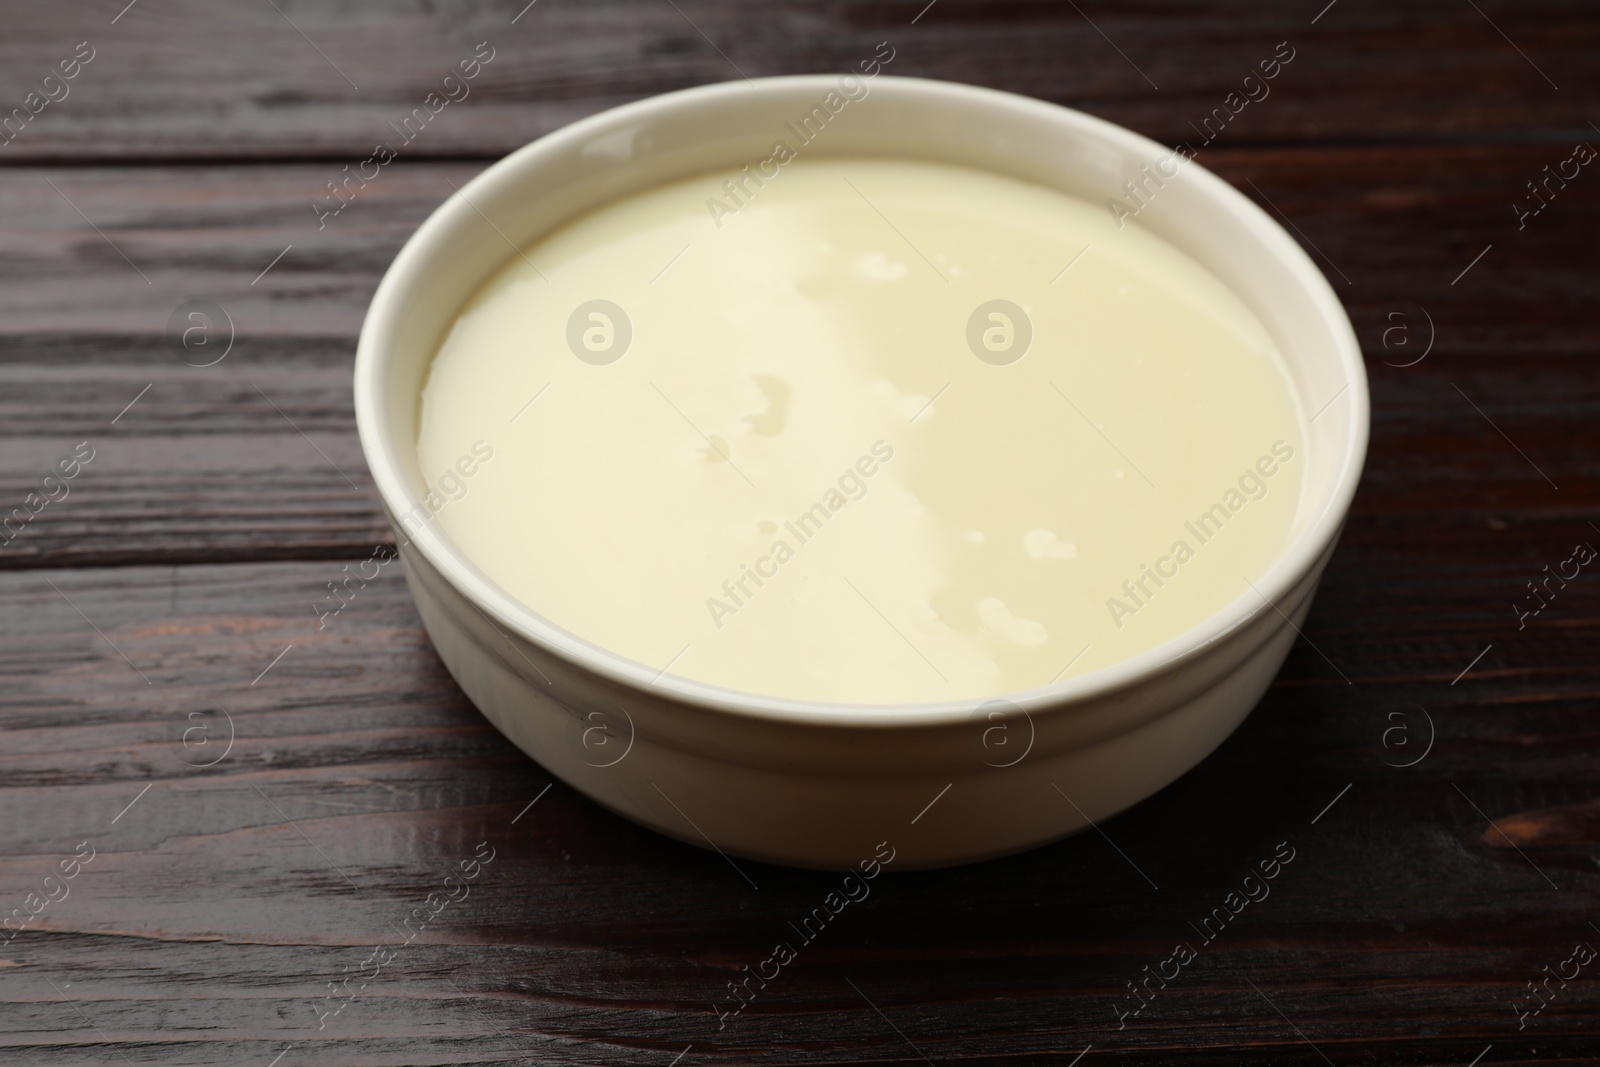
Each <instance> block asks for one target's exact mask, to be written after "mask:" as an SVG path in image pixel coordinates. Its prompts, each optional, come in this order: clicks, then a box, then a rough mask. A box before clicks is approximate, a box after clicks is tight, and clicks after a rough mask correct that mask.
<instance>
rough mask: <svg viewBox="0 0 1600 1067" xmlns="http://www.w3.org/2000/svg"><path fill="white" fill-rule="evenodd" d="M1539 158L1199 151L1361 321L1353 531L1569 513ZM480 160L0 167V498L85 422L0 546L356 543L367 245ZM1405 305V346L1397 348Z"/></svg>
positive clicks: (167, 558)
mask: <svg viewBox="0 0 1600 1067" xmlns="http://www.w3.org/2000/svg"><path fill="white" fill-rule="evenodd" d="M1558 158H1564V156H1562V155H1561V154H1560V153H1554V152H1553V150H1552V149H1550V148H1548V147H1545V146H1496V147H1483V146H1462V147H1452V148H1360V149H1356V148H1315V149H1313V148H1303V149H1274V150H1254V151H1228V152H1223V151H1220V150H1215V151H1208V152H1206V153H1204V154H1203V155H1202V157H1201V159H1202V161H1203V162H1205V163H1206V164H1208V165H1210V166H1212V167H1214V168H1215V169H1216V170H1217V171H1218V172H1219V173H1220V174H1222V175H1223V176H1224V177H1226V178H1228V179H1229V180H1231V181H1233V182H1234V183H1235V184H1237V185H1239V187H1240V188H1241V189H1243V190H1244V191H1245V192H1246V193H1247V194H1249V195H1251V196H1253V197H1256V198H1257V199H1258V202H1260V203H1262V205H1263V206H1264V207H1265V208H1266V209H1267V210H1268V211H1269V212H1272V213H1273V214H1275V215H1276V216H1277V217H1279V218H1281V219H1286V220H1288V222H1289V223H1291V224H1292V225H1293V227H1294V228H1295V230H1296V231H1298V233H1299V234H1300V235H1301V239H1302V240H1303V241H1305V242H1307V246H1308V250H1309V251H1312V254H1313V255H1314V256H1317V257H1318V261H1319V263H1320V264H1321V265H1322V267H1323V269H1324V271H1325V272H1326V274H1327V275H1328V277H1329V278H1330V280H1331V281H1332V282H1333V284H1334V285H1335V287H1336V288H1337V289H1338V291H1339V292H1340V295H1341V296H1342V297H1343V298H1344V299H1345V301H1346V305H1347V307H1348V308H1349V309H1350V311H1351V314H1352V316H1353V318H1354V320H1355V322H1356V325H1357V328H1358V331H1359V333H1360V335H1361V337H1362V339H1363V342H1364V344H1365V346H1366V349H1367V355H1368V364H1369V369H1370V375H1371V380H1372V390H1373V396H1374V411H1375V414H1374V422H1373V448H1372V460H1371V462H1370V463H1369V465H1368V471H1367V475H1366V478H1365V480H1364V483H1363V487H1362V493H1361V496H1360V498H1359V499H1358V501H1357V506H1356V515H1357V519H1356V521H1355V523H1354V525H1353V527H1352V529H1351V531H1350V534H1349V537H1350V538H1360V537H1363V536H1365V534H1364V532H1363V531H1364V529H1365V527H1364V526H1363V523H1364V522H1365V518H1364V517H1365V516H1366V515H1367V514H1368V513H1369V512H1370V513H1372V514H1373V515H1375V516H1377V515H1381V516H1382V517H1381V518H1375V520H1374V521H1377V522H1380V523H1381V524H1382V529H1381V532H1380V534H1379V536H1382V537H1388V538H1397V539H1404V540H1406V541H1408V542H1409V543H1410V544H1411V545H1413V546H1416V547H1417V548H1419V549H1420V548H1422V547H1424V546H1428V547H1430V548H1431V549H1432V550H1433V551H1435V552H1444V553H1447V554H1454V556H1455V558H1457V559H1466V558H1472V557H1474V556H1475V554H1476V553H1478V552H1480V551H1481V539H1482V537H1483V535H1484V534H1485V533H1490V534H1491V535H1492V534H1494V533H1495V527H1494V524H1496V523H1508V524H1509V523H1515V524H1517V526H1518V527H1519V528H1521V529H1520V532H1519V533H1518V534H1515V535H1513V536H1514V537H1524V538H1525V539H1524V540H1522V541H1520V542H1516V547H1512V548H1509V549H1503V550H1509V551H1514V552H1520V553H1523V554H1524V555H1525V558H1527V559H1529V560H1530V561H1531V560H1532V559H1534V558H1539V559H1544V556H1543V555H1540V554H1541V553H1544V554H1547V553H1549V552H1552V551H1555V550H1556V549H1557V548H1563V546H1565V547H1566V548H1569V547H1570V545H1568V544H1567V542H1569V541H1570V540H1571V539H1572V538H1573V537H1575V536H1579V535H1581V534H1582V533H1583V531H1585V530H1588V529H1589V527H1588V526H1587V525H1586V523H1587V521H1588V519H1589V518H1590V517H1592V516H1593V514H1594V503H1595V500H1596V490H1597V488H1600V486H1597V483H1596V480H1595V473H1596V472H1595V465H1594V462H1593V457H1594V455H1595V454H1596V448H1597V445H1600V429H1597V427H1596V422H1595V419H1594V417H1593V416H1594V412H1595V410H1596V407H1597V403H1600V383H1597V381H1596V379H1595V377H1594V375H1592V374H1590V373H1586V372H1585V368H1588V367H1590V366H1592V360H1593V357H1594V353H1595V352H1596V350H1597V349H1600V324H1597V323H1596V321H1595V318H1594V315H1593V313H1592V308H1593V302H1592V294H1593V290H1594V286H1595V284H1596V281H1597V279H1600V272H1597V268H1596V266H1595V264H1594V261H1593V258H1592V255H1590V254H1589V253H1590V252H1591V251H1592V234H1593V232H1594V229H1595V227H1596V225H1597V224H1600V182H1597V183H1591V185H1588V186H1585V185H1580V184H1579V183H1577V182H1574V183H1573V184H1572V185H1571V186H1570V187H1569V188H1568V189H1566V190H1563V191H1562V193H1561V196H1560V198H1559V199H1557V200H1555V201H1554V202H1552V203H1551V204H1550V205H1549V206H1548V208H1546V210H1545V211H1544V212H1543V213H1542V214H1541V215H1540V216H1538V217H1535V218H1533V219H1531V220H1530V221H1529V222H1528V224H1527V226H1526V227H1525V228H1524V229H1522V230H1519V229H1518V227H1517V217H1516V215H1515V214H1514V213H1513V212H1512V211H1511V207H1510V205H1511V202H1512V199H1513V197H1514V196H1515V194H1516V192H1517V190H1518V187H1519V186H1520V183H1521V182H1523V181H1525V180H1526V176H1528V175H1533V174H1537V173H1538V172H1539V170H1540V168H1541V167H1542V166H1543V165H1544V164H1545V163H1546V162H1548V161H1550V160H1552V159H1558ZM477 169H478V165H476V164H468V165H459V164H419V165H410V166H405V165H399V164H397V165H396V166H395V167H394V168H393V172H392V173H388V172H386V173H385V175H384V180H383V181H382V182H374V183H373V185H372V186H371V188H370V190H369V192H368V194H367V195H366V196H364V198H363V199H361V200H358V201H356V202H355V203H354V204H352V205H351V206H350V207H349V208H348V209H347V210H346V212H345V214H343V215H341V216H340V217H339V218H337V219H334V220H332V223H331V224H330V225H329V226H328V227H327V228H326V229H325V230H323V231H321V232H319V231H318V230H317V228H316V225H315V219H314V217H313V216H312V215H311V213H310V212H309V211H306V210H305V209H304V203H303V202H302V200H301V198H302V197H304V196H306V195H307V190H308V189H310V190H314V189H315V187H316V181H317V178H318V177H319V176H320V175H322V174H324V173H325V172H326V168H324V167H319V166H278V167H268V166H262V165H250V166H239V167H206V168H166V167H160V168H119V167H104V168H102V167H96V168H90V169H79V170H48V169H47V170H39V171H36V170H33V169H30V168H25V169H21V170H13V171H3V170H0V207H3V208H4V212H5V214H6V216H7V217H16V218H26V219H28V220H29V223H28V227H27V229H26V230H24V229H22V228H19V227H12V228H10V229H8V230H6V231H0V247H3V248H4V249H5V250H6V251H7V252H8V253H9V255H7V256H6V257H5V258H3V259H0V263H3V264H5V266H3V267H0V277H3V278H4V280H5V283H6V284H5V285H4V286H3V287H0V367H3V368H4V373H5V376H6V383H7V386H6V389H5V390H4V391H3V392H0V439H4V440H6V441H7V445H6V447H5V448H4V449H3V450H0V500H3V501H7V502H8V503H7V504H6V506H5V510H9V508H11V507H15V506H17V505H18V504H20V503H21V500H22V498H23V497H24V496H25V495H26V494H27V493H28V492H29V491H31V490H33V489H35V488H36V487H37V482H38V480H39V478H40V477H41V476H42V475H43V474H44V473H45V472H46V471H47V470H48V468H49V466H50V464H52V463H53V462H54V461H55V460H56V459H57V458H58V457H59V456H60V455H61V454H62V453H63V452H64V451H65V450H66V449H68V448H70V446H71V445H72V444H74V443H76V442H78V441H81V440H88V441H90V442H91V443H92V445H93V447H95V448H96V449H97V450H98V451H97V455H96V459H95V461H94V462H93V463H92V464H91V465H90V467H89V468H88V469H87V470H86V471H85V472H84V474H83V476H82V478H81V479H80V480H78V481H77V482H76V483H75V484H74V488H73V494H72V495H71V496H70V497H68V498H67V499H66V500H64V501H62V502H61V504H60V505H59V506H55V505H52V506H51V507H49V508H46V509H45V510H44V511H43V512H41V513H40V514H39V515H38V517H37V518H36V519H34V520H33V521H31V522H30V523H29V524H28V526H27V528H26V530H25V532H24V533H23V534H22V535H20V536H18V537H16V538H15V539H14V540H13V541H12V542H11V543H10V544H8V545H6V546H5V547H0V568H6V567H17V566H33V565H41V564H44V565H60V564H70V563H75V562H81V563H89V564H105V563H124V562H125V563H157V562H183V561H186V560H209V561H246V560H266V559H289V558H300V559H305V558H336V557H342V558H361V557H364V556H365V555H366V554H367V553H369V552H370V551H371V549H372V546H373V545H374V544H376V543H380V542H381V543H387V541H388V540H389V536H390V535H389V534H388V532H387V528H386V526H385V525H384V524H383V522H382V521H381V518H380V517H379V509H378V506H377V501H376V497H375V495H374V493H373V492H372V490H371V486H370V480H369V478H368V477H367V475H366V472H365V467H364V464H363V462H362V459H361V456H360V449H359V447H358V445H357V443H356V440H355V429H354V417H353V411H352V408H351V403H350V375H351V366H352V359H353V353H354V348H355V335H356V333H357V331H358V330H359V328H360V322H361V317H362V315H363V313H364V311H365V308H366V304H367V301H368V300H369V298H370V296H371V293H372V290H373V289H374V288H375V287H376V285H377V282H378V279H379V277H380V276H381V274H382V271H383V269H384V267H385V266H386V265H387V264H388V262H389V260H390V258H392V256H393V255H394V253H395V252H396V251H398V249H399V247H400V245H401V244H402V243H403V242H404V240H405V238H406V237H407V236H408V235H409V234H410V232H411V230H412V229H414V227H415V226H416V225H417V224H418V223H419V222H420V221H421V220H422V219H423V218H424V217H426V215H427V213H428V212H429V211H431V210H432V209H433V208H434V207H436V206H437V205H438V204H439V203H440V202H441V201H442V200H443V199H444V198H445V197H446V196H448V195H450V192H451V190H450V184H449V183H450V182H454V183H456V184H460V183H461V182H462V181H464V180H466V179H467V178H468V177H470V176H471V175H472V174H473V173H475V172H476V170H477ZM47 178H49V179H51V180H52V181H55V182H56V184H57V185H58V186H59V187H60V191H61V192H64V193H66V194H67V196H68V197H70V198H71V200H72V203H73V204H76V205H77V207H78V208H79V209H81V210H82V211H83V212H84V214H86V215H87V216H88V217H89V218H91V219H94V220H95V225H97V226H99V227H100V229H101V230H103V231H104V234H105V237H106V238H109V239H110V241H111V242H114V243H115V244H116V245H117V247H118V248H120V249H121V250H122V252H123V253H125V254H126V255H127V256H128V257H129V258H130V259H132V260H133V262H134V263H136V264H139V265H140V269H142V270H143V271H144V272H145V273H146V274H147V275H149V277H150V279H151V281H152V284H149V285H147V284H145V282H144V281H143V280H142V279H141V278H140V276H139V274H138V272H137V271H135V270H134V269H131V268H130V267H129V265H128V263H127V262H125V261H124V260H123V259H122V258H121V256H119V255H118V254H117V251H116V250H115V249H113V248H112V247H110V245H108V243H107V241H106V240H105V239H103V238H102V237H101V236H100V235H98V234H96V233H95V232H94V230H93V229H92V228H91V227H89V226H87V225H85V223H84V220H83V218H82V216H80V215H79V214H78V213H77V212H76V211H75V210H74V209H73V207H72V206H71V205H70V204H68V203H67V202H66V200H65V199H63V197H62V196H61V195H59V193H58V192H57V190H56V189H53V188H51V186H50V184H49V183H48V182H47V181H46V180H45V179H47ZM291 245H292V246H293V247H292V248H290V250H289V252H288V253H287V254H285V255H284V256H283V258H282V259H280V260H279V261H278V262H277V264H276V265H275V266H273V267H272V269H271V270H270V271H268V272H267V273H266V274H265V275H264V276H262V275H261V271H262V269H263V268H264V267H266V266H267V265H268V264H269V263H270V262H271V261H272V259H273V257H274V256H276V255H278V254H279V253H280V252H282V251H283V250H284V249H285V248H286V247H288V246H291ZM1489 245H1492V246H1493V248H1492V249H1491V250H1490V251H1489V252H1488V253H1487V254H1486V255H1484V257H1483V258H1482V260H1480V261H1479V262H1478V263H1477V264H1476V265H1474V266H1472V267H1471V269H1470V271H1468V272H1467V274H1466V276H1465V277H1462V278H1460V280H1459V281H1456V282H1455V284H1452V281H1453V280H1454V279H1456V278H1457V276H1458V275H1460V274H1461V272H1462V271H1463V269H1465V268H1467V267H1468V265H1469V264H1470V263H1471V262H1472V260H1473V258H1474V257H1475V256H1477V255H1478V254H1479V253H1480V252H1482V251H1483V249H1484V248H1485V247H1486V246H1489ZM197 299H204V300H208V301H212V302H214V303H215V304H217V305H219V306H220V307H221V308H223V309H224V311H225V313H226V315H227V316H228V318H229V320H230V321H231V323H232V326H233V330H234V343H233V348H232V350H231V351H229V353H228V355H227V357H226V358H225V359H223V360H222V361H221V362H219V363H217V364H216V365H215V366H210V367H195V366H190V365H189V362H198V361H203V359H202V358H201V357H200V356H199V355H197V354H194V353H186V352H185V351H184V350H183V349H182V347H181V345H180V344H179V343H178V340H177V334H176V333H175V332H174V331H173V330H171V329H169V326H168V323H169V319H170V318H171V316H172V313H173V310H174V309H175V308H178V307H180V306H188V302H189V301H192V300H197ZM1394 316H1400V317H1399V318H1395V317H1394ZM1430 323H1431V327H1430ZM1430 333H1431V334H1432V336H1433V338H1434V344H1433V347H1432V350H1431V351H1430V352H1429V354H1428V356H1427V358H1426V359H1424V360H1423V361H1422V362H1420V363H1418V364H1416V365H1415V366H1399V365H1400V364H1405V363H1409V362H1411V361H1412V360H1414V359H1415V358H1416V356H1417V355H1420V354H1421V352H1422V351H1423V348H1424V346H1425V345H1426V342H1427V340H1428V336H1429V334H1430ZM222 340H223V338H222V337H220V336H219V337H218V339H217V343H221V341H222ZM1408 346H1409V347H1408ZM186 359H187V360H188V361H189V362H185V360H186ZM146 386H149V387H150V389H149V392H148V393H146V394H144V395H143V397H142V398H141V399H140V400H139V402H138V403H137V404H136V405H135V406H134V407H133V408H132V409H130V410H128V411H127V413H126V414H123V415H121V416H120V417H118V413H119V412H121V411H122V409H123V408H124V406H125V405H127V404H128V403H129V402H130V401H131V400H133V399H134V397H135V396H137V395H139V394H140V392H141V390H143V389H144V388H145V387H146ZM1474 405H1476V409H1475V408H1474ZM113 419H116V422H115V424H114V425H113V423H112V420H113ZM1502 433H1503V434H1504V436H1502ZM1508 438H1509V441H1508ZM1518 449H1520V450H1521V454H1519V452H1518ZM1541 472H1543V473H1541ZM1546 478H1548V479H1550V481H1546ZM1552 482H1553V483H1554V484H1555V485H1557V486H1559V487H1560V490H1559V491H1552V490H1551V489H1550V485H1551V483H1552ZM1590 532H1593V531H1590ZM1502 540H1509V539H1507V538H1502ZM1564 556H1565V551H1564V550H1563V555H1562V557H1561V558H1564ZM1534 569H1535V570H1537V565H1536V566H1535V568H1534Z"/></svg>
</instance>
